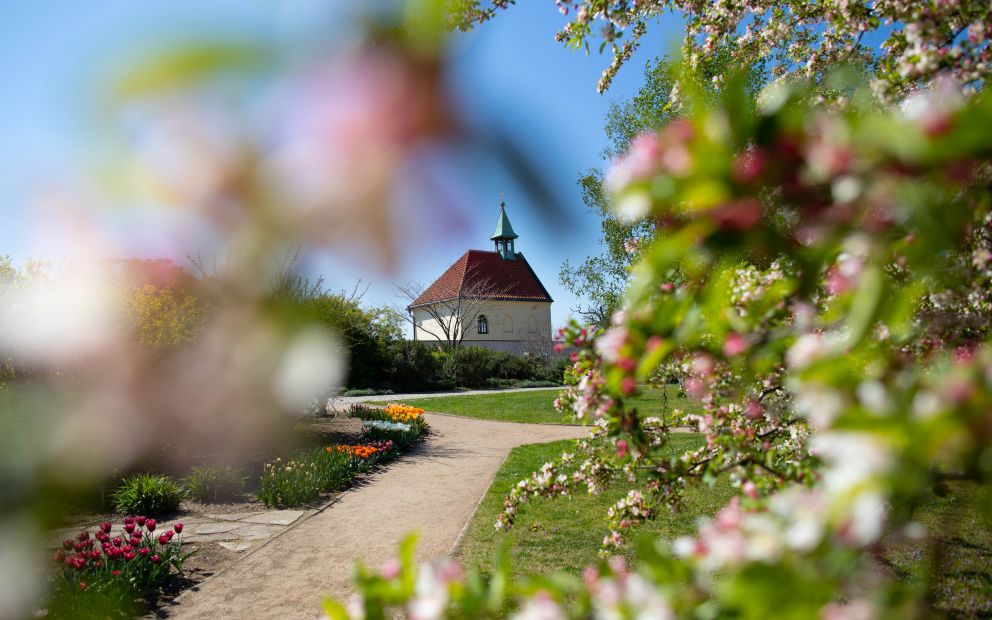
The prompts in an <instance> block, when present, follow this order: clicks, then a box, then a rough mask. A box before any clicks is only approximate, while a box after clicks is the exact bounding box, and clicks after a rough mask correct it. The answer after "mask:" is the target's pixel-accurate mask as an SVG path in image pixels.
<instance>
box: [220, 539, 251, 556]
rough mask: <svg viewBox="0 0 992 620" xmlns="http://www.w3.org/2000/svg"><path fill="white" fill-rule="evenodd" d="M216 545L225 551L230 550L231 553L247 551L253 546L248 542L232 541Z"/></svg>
mask: <svg viewBox="0 0 992 620" xmlns="http://www.w3.org/2000/svg"><path fill="white" fill-rule="evenodd" d="M217 544H218V545H220V546H221V547H224V548H225V549H230V550H231V551H237V552H238V553H241V552H242V551H248V550H249V549H251V548H252V547H254V546H255V545H254V544H252V542H251V541H250V540H232V541H225V542H219V543H217Z"/></svg>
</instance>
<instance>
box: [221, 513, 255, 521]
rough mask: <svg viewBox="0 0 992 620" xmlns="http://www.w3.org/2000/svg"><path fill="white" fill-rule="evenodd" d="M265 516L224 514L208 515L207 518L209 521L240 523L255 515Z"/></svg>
mask: <svg viewBox="0 0 992 620" xmlns="http://www.w3.org/2000/svg"><path fill="white" fill-rule="evenodd" d="M260 514H265V513H264V512H231V513H226V514H208V515H207V516H208V517H210V518H211V519H217V520H218V521H241V520H242V519H247V518H248V517H254V516H255V515H260Z"/></svg>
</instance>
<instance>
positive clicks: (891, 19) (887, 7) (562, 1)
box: [449, 0, 992, 101]
mask: <svg viewBox="0 0 992 620" xmlns="http://www.w3.org/2000/svg"><path fill="white" fill-rule="evenodd" d="M449 4H450V10H451V13H452V16H451V17H450V18H449V22H450V25H451V26H452V27H454V28H458V29H463V30H464V29H468V28H471V27H472V25H473V24H475V23H482V22H484V21H487V20H489V19H491V18H492V17H493V16H494V15H495V14H496V12H497V11H499V10H501V9H505V8H507V7H508V6H510V5H512V4H514V1H513V0H489V1H488V2H485V1H480V0H454V1H452V2H450V3H449ZM556 4H557V5H558V6H559V7H560V9H561V10H562V12H563V13H564V14H566V15H569V21H568V23H566V24H565V26H564V27H563V28H562V29H561V30H560V31H559V32H558V34H557V36H556V38H557V39H558V40H559V41H560V42H562V43H565V44H566V45H568V46H569V47H571V48H573V49H582V48H584V49H586V50H588V49H589V47H590V45H589V44H590V41H591V40H593V39H594V38H595V37H596V36H597V35H598V37H599V39H600V41H601V42H600V46H599V49H600V51H603V50H604V49H609V50H610V51H611V52H612V55H613V58H612V60H611V62H610V65H609V66H608V67H607V68H606V70H604V71H603V76H602V78H601V79H600V81H599V90H600V91H601V92H602V91H604V90H606V89H607V88H609V85H610V83H611V82H612V80H613V78H614V77H615V76H616V73H617V71H618V70H619V69H620V67H621V66H623V65H624V63H626V62H627V61H628V60H629V59H630V57H631V56H632V55H633V53H634V51H635V50H636V49H637V47H638V46H639V45H640V40H641V38H642V37H643V36H644V35H645V34H646V33H647V31H648V27H649V24H651V23H655V22H657V21H658V20H659V18H661V17H666V16H667V17H680V18H682V19H683V20H684V21H685V24H686V29H685V38H684V40H683V46H682V55H683V57H684V58H685V60H686V62H687V63H688V64H689V66H690V67H691V68H692V69H693V70H699V69H700V67H701V66H705V65H706V64H707V63H709V62H710V61H711V59H712V57H713V55H714V51H715V50H718V49H720V47H721V46H727V45H731V46H733V47H732V48H731V50H732V60H733V63H734V64H733V65H731V66H734V67H747V66H751V65H753V64H755V63H767V64H768V66H769V71H770V73H771V74H772V75H773V76H774V77H775V78H776V79H778V78H788V79H795V78H799V79H804V80H812V81H813V82H814V83H816V85H817V87H818V91H819V94H820V95H827V96H831V97H835V98H836V97H843V96H844V93H843V91H834V90H832V89H829V88H828V89H823V88H819V87H822V86H824V85H825V81H826V77H827V75H828V74H829V72H830V71H831V70H832V69H834V68H836V67H837V66H839V65H844V64H852V63H853V64H857V65H859V66H862V67H864V68H865V69H867V70H868V71H869V72H870V74H871V76H872V80H871V86H872V89H873V90H874V91H875V93H876V94H877V95H879V96H881V97H882V98H883V99H887V100H890V101H893V100H897V99H899V98H901V97H904V96H906V95H907V94H908V93H910V92H912V91H913V90H914V89H916V88H919V87H921V86H925V85H926V84H928V83H929V82H931V81H932V80H933V79H934V78H936V77H937V76H938V75H941V74H949V75H951V76H953V78H954V79H955V80H957V81H958V82H960V83H961V84H963V85H965V86H966V87H967V88H969V89H980V88H981V87H982V86H983V84H984V83H985V81H986V80H987V79H988V78H989V76H990V75H992V64H990V63H989V62H988V60H989V54H990V51H992V49H990V44H989V34H990V30H992V27H990V24H992V19H990V18H992V6H990V5H989V3H988V2H985V1H984V0H959V1H955V2H887V1H882V0H863V1H862V2H794V1H792V0H768V1H764V2H752V3H732V2H710V3H705V2H698V0H674V1H670V2H658V1H646V2H628V1H627V0H556ZM883 38H884V42H883V43H882V44H881V45H877V44H876V43H874V42H873V41H872V40H873V39H876V40H877V39H883ZM726 75H727V73H726V72H721V73H719V74H718V75H717V76H716V77H717V80H718V81H720V80H722V79H723V77H725V76H726Z"/></svg>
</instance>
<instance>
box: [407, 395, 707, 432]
mask: <svg viewBox="0 0 992 620" xmlns="http://www.w3.org/2000/svg"><path fill="white" fill-rule="evenodd" d="M666 394H667V395H668V400H667V403H666V401H665V395H666ZM557 397H558V390H533V391H528V392H493V393H491V394H471V395H466V396H439V397H436V398H418V399H414V400H406V401H403V402H404V404H406V405H412V406H414V407H420V408H421V409H425V410H427V411H434V412H437V413H450V414H453V415H460V416H465V417H469V418H479V419H485V420H499V421H502V422H531V423H539V424H573V423H575V422H574V420H573V419H572V418H571V417H568V416H563V415H562V414H560V413H559V412H557V411H555V408H554V405H553V403H554V400H555V398H557ZM630 406H632V407H636V408H637V409H638V411H639V412H640V413H641V414H642V416H651V415H654V416H658V417H662V416H666V415H668V414H670V412H671V410H672V409H681V410H682V411H694V410H697V409H698V408H699V405H698V403H696V402H694V401H692V400H689V399H687V398H686V397H685V396H680V395H679V393H678V388H677V387H676V386H671V385H670V386H666V387H665V388H664V389H660V388H659V389H653V390H648V391H646V392H645V393H644V394H643V395H641V396H637V397H635V398H632V399H630Z"/></svg>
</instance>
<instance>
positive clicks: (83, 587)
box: [79, 581, 88, 590]
mask: <svg viewBox="0 0 992 620" xmlns="http://www.w3.org/2000/svg"><path fill="white" fill-rule="evenodd" d="M87 587H88V586H87V585H86V582H85V581H80V582H79V589H80V590H85V589H86V588H87Z"/></svg>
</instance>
